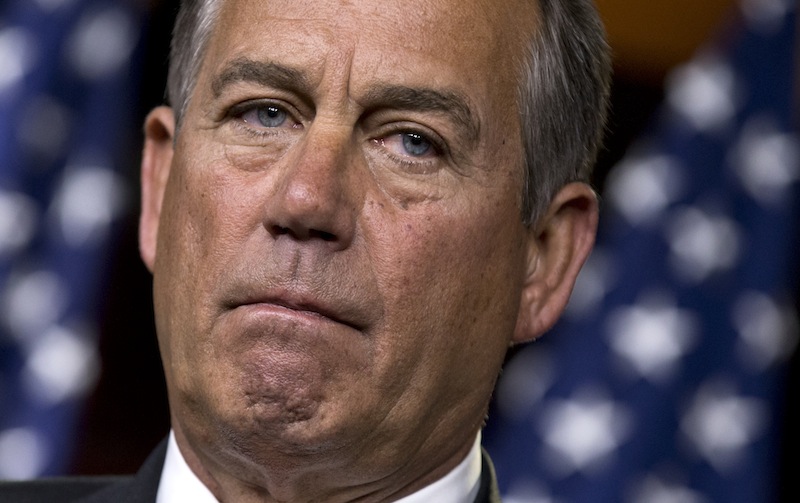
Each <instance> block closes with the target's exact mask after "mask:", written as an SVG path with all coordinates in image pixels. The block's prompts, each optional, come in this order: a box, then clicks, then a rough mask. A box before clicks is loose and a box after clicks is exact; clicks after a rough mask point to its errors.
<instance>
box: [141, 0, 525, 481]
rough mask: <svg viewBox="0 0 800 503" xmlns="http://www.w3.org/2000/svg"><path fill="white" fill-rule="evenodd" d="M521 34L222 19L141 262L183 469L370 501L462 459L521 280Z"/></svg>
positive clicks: (322, 5)
mask: <svg viewBox="0 0 800 503" xmlns="http://www.w3.org/2000/svg"><path fill="white" fill-rule="evenodd" d="M520 9H522V11H521V10H520ZM521 19H526V20H527V21H525V22H522V21H520V20H521ZM532 23H533V15H532V14H531V13H530V12H527V11H525V9H524V8H522V7H520V6H516V10H515V11H514V12H512V9H511V7H510V6H498V5H497V3H496V2H490V1H486V2H463V1H454V0H453V1H440V2H429V1H424V0H402V1H400V0H389V1H382V2H371V1H358V0H356V1H351V2H340V1H334V0H326V1H311V0H305V1H302V0H301V1H298V0H291V1H290V0H275V1H269V2H264V1H255V0H232V1H227V2H225V3H224V5H223V7H222V10H221V13H220V18H219V20H218V23H217V25H216V26H215V30H214V32H213V36H212V38H211V40H210V44H209V46H208V49H207V52H206V54H205V57H204V60H203V65H202V69H201V71H200V74H199V78H198V80H197V84H196V87H195V89H194V93H193V95H192V98H191V101H190V104H189V107H188V110H187V113H186V115H185V117H184V120H183V124H182V128H181V130H180V134H179V135H178V136H177V142H176V144H175V148H174V156H173V157H172V162H171V167H170V169H169V173H168V181H167V182H166V186H165V188H164V195H163V204H162V205H161V207H160V211H161V213H160V219H159V220H158V223H157V226H158V228H157V247H156V248H155V255H154V256H155V260H154V263H148V265H149V266H150V267H151V268H152V269H153V271H154V292H155V303H156V314H157V329H158V334H159V342H160V345H161V351H162V356H163V359H164V366H165V372H166V376H167V383H168V388H169V396H170V402H171V407H172V412H173V424H174V427H175V428H176V430H178V431H179V434H180V435H183V436H185V437H187V438H189V439H190V440H191V442H190V443H191V444H192V445H195V446H204V447H201V448H200V450H201V451H203V452H202V453H201V454H200V456H201V457H208V458H210V459H217V460H219V459H226V460H227V461H230V462H234V463H240V464H241V465H242V466H248V465H249V464H250V463H252V464H253V466H257V465H258V463H259V462H262V461H263V462H269V461H270V460H274V459H276V458H280V459H282V460H284V461H285V462H286V463H287V464H291V463H292V462H296V463H307V462H309V461H313V462H314V463H317V464H318V465H324V466H326V467H327V469H329V470H331V469H335V468H336V467H337V466H342V467H345V466H346V467H348V468H349V469H352V468H353V467H354V466H356V467H360V472H358V473H359V477H362V478H363V480H361V481H360V482H361V483H369V482H370V481H372V480H375V479H377V478H379V477H385V476H387V474H388V473H391V471H392V470H398V466H402V465H404V464H405V465H408V466H406V467H405V468H404V469H409V466H412V465H413V469H414V470H419V471H420V473H425V470H430V469H432V467H434V466H438V465H440V464H442V463H443V462H445V461H446V460H447V459H450V458H453V459H455V458H456V457H458V456H459V455H462V456H463V453H464V452H465V451H466V449H468V447H469V445H470V444H471V443H472V440H473V438H474V435H475V434H476V432H477V431H478V429H479V427H480V425H481V422H482V420H483V416H484V413H485V408H486V404H487V400H488V397H489V395H490V394H491V389H492V386H493V384H494V379H495V376H496V374H497V372H498V370H499V367H500V365H501V363H502V360H503V357H504V354H505V349H506V348H507V346H508V344H509V342H510V340H511V336H512V333H513V332H514V327H515V323H516V321H517V312H518V308H519V303H520V291H521V288H522V284H523V281H524V279H525V271H526V267H527V264H528V259H529V257H528V252H529V250H528V248H529V247H528V244H529V233H528V230H527V229H526V228H525V227H524V226H523V225H522V223H521V222H522V217H521V215H520V197H521V181H522V169H523V168H522V164H521V159H522V148H521V143H520V130H519V121H518V112H517V105H516V101H515V97H516V86H517V72H516V68H517V62H518V58H519V56H520V55H521V54H522V51H523V45H524V43H525V42H526V37H525V36H524V35H523V32H524V31H528V32H529V31H530V30H531V25H532ZM165 176H166V175H165ZM144 225H145V227H146V226H147V223H146V222H145V224H144ZM152 225H153V226H154V227H155V225H156V224H154V223H153V224H152ZM146 230H147V227H146V228H145V232H146ZM143 248H144V249H145V252H144V254H145V256H147V250H146V248H147V246H146V245H145V246H143ZM146 261H148V260H147V259H146ZM148 262H150V261H148ZM292 460H294V461H292ZM309 464H313V463H309Z"/></svg>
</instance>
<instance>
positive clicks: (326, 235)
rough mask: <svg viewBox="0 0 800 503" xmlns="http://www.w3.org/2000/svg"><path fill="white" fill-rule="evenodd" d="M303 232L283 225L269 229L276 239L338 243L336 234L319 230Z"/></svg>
mask: <svg viewBox="0 0 800 503" xmlns="http://www.w3.org/2000/svg"><path fill="white" fill-rule="evenodd" d="M303 230H304V232H298V231H296V230H294V229H292V228H291V227H283V226H282V225H273V226H270V227H269V232H270V234H272V235H273V236H275V237H277V236H289V237H292V238H294V239H298V240H306V239H320V240H322V241H336V234H333V233H330V232H326V231H321V230H317V229H309V230H307V231H305V229H303Z"/></svg>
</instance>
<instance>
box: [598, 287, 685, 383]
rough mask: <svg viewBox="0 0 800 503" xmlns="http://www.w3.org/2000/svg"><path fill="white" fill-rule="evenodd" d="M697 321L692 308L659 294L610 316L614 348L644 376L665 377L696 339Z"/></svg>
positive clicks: (608, 329) (610, 342)
mask: <svg viewBox="0 0 800 503" xmlns="http://www.w3.org/2000/svg"><path fill="white" fill-rule="evenodd" d="M697 329H698V327H697V321H696V318H695V316H694V315H693V314H692V313H691V312H690V311H686V310H682V309H678V308H677V307H676V306H675V303H674V301H672V300H671V299H669V298H668V297H665V296H662V295H659V294H648V295H645V297H644V300H642V301H641V302H639V303H638V304H636V305H633V306H629V307H621V308H618V309H617V310H615V311H613V312H611V313H610V314H609V316H608V321H607V327H606V331H607V333H608V338H609V344H610V346H611V349H612V350H613V351H614V353H616V354H617V355H618V356H619V357H620V358H621V359H622V360H623V361H624V362H625V363H626V364H627V365H628V366H629V367H631V368H633V369H634V370H635V371H636V372H637V373H638V374H639V375H640V376H641V377H644V378H646V379H650V380H653V381H663V380H664V379H666V378H668V377H669V376H670V375H671V374H672V373H673V372H674V370H675V369H676V367H677V364H678V360H679V359H680V358H681V357H682V356H683V355H685V354H686V353H687V352H688V351H689V349H690V348H691V346H692V344H693V343H694V342H695V339H696V336H695V335H696V332H697Z"/></svg>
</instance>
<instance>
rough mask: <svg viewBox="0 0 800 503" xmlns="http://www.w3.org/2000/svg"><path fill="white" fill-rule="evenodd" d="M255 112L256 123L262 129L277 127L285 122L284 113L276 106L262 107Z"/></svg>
mask: <svg viewBox="0 0 800 503" xmlns="http://www.w3.org/2000/svg"><path fill="white" fill-rule="evenodd" d="M256 110H257V117H258V123H259V124H260V125H262V126H264V127H268V128H273V127H279V126H281V125H283V123H284V122H286V112H284V111H283V110H281V109H280V108H278V107H276V106H272V105H270V106H264V107H259V108H258V109H256Z"/></svg>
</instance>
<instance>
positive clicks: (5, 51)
mask: <svg viewBox="0 0 800 503" xmlns="http://www.w3.org/2000/svg"><path fill="white" fill-rule="evenodd" d="M140 11H141V9H138V8H137V6H136V5H135V4H134V3H132V2H129V3H125V2H120V1H107V0H19V1H6V2H2V3H0V477H4V478H25V477H32V476H38V475H41V474H57V473H62V472H64V471H66V470H67V469H68V467H69V464H68V463H69V461H70V460H71V456H70V454H71V452H72V449H73V448H74V443H75V441H76V438H77V430H76V425H77V419H78V417H79V413H80V411H81V410H82V407H83V405H84V399H85V398H86V396H87V395H88V394H90V393H91V392H92V390H93V389H94V385H95V382H96V379H97V377H98V375H99V370H100V360H99V356H98V340H99V332H98V318H97V313H98V312H99V306H100V299H101V296H102V295H103V290H104V289H105V288H110V287H112V286H111V285H109V284H108V283H107V282H106V281H104V279H105V277H106V276H105V273H106V272H107V269H108V267H107V266H108V263H109V257H110V255H111V250H112V243H113V242H114V239H115V238H116V237H118V233H117V228H116V227H115V225H114V224H115V223H116V222H117V220H118V218H119V217H120V216H121V215H122V214H124V213H125V212H128V211H131V210H135V207H136V204H135V203H136V202H135V200H134V199H132V197H131V196H132V195H135V192H132V191H131V190H130V189H131V188H130V187H129V186H128V185H127V184H126V180H125V177H124V176H122V175H121V173H122V171H123V170H126V171H130V170H131V169H132V167H133V166H135V164H136V159H135V158H134V157H133V156H131V155H130V153H131V152H135V151H134V150H132V149H131V145H130V142H131V140H133V139H136V140H137V141H138V138H136V135H135V134H134V132H135V128H134V123H133V119H134V111H135V110H136V107H137V105H136V103H137V102H138V94H137V91H138V89H137V82H138V79H139V77H138V76H139V73H140V69H139V67H138V62H139V60H140V58H139V57H138V56H139V53H138V48H139V44H140V42H141V39H142V31H141V17H142V13H141V12H140ZM114 287H119V285H114Z"/></svg>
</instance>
